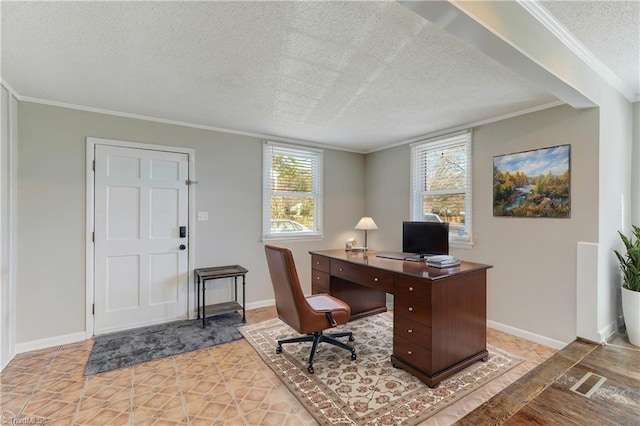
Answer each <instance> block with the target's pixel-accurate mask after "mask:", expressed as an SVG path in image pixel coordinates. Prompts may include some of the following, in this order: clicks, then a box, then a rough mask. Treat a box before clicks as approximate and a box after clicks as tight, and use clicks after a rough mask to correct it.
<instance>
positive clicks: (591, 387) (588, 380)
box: [570, 373, 607, 398]
mask: <svg viewBox="0 0 640 426" xmlns="http://www.w3.org/2000/svg"><path fill="white" fill-rule="evenodd" d="M606 380H607V378H606V377H602V376H599V375H597V374H593V373H587V374H585V375H584V377H583V378H582V379H580V380H578V383H576V384H575V385H573V386H572V387H571V389H570V390H571V391H573V392H575V393H577V394H580V395H582V396H586V397H587V398H591V395H593V393H594V392H595V391H597V390H598V388H599V387H600V386H601V385H602V384H603V383H604V382H605V381H606Z"/></svg>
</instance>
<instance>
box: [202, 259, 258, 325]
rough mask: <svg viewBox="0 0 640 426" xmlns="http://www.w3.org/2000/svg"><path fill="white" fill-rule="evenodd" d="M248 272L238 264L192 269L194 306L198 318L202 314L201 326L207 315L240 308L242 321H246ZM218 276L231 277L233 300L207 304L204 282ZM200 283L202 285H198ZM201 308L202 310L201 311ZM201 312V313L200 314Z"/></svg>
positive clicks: (204, 322) (205, 323)
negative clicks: (240, 287) (239, 290)
mask: <svg viewBox="0 0 640 426" xmlns="http://www.w3.org/2000/svg"><path fill="white" fill-rule="evenodd" d="M247 272H249V271H248V270H247V269H245V268H243V267H242V266H240V265H229V266H216V267H213V268H198V269H194V270H193V274H194V276H195V284H196V286H197V287H196V304H197V306H196V308H197V310H198V319H200V315H202V328H205V327H206V325H207V317H210V316H213V315H220V314H224V313H227V312H235V311H239V310H240V309H242V322H247V319H246V317H245V310H244V307H245V275H246V273H247ZM240 276H242V305H240V304H239V303H238V277H240ZM220 278H233V282H234V287H235V289H234V290H235V291H234V295H235V300H231V301H228V302H222V303H216V304H213V305H209V306H207V305H206V303H205V300H204V294H205V290H206V285H205V283H206V282H207V281H208V280H217V279H220ZM200 283H202V287H200ZM201 291H202V306H201V305H200V292H201ZM201 309H202V311H201ZM201 312H202V314H201Z"/></svg>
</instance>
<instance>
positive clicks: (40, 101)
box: [3, 81, 364, 154]
mask: <svg viewBox="0 0 640 426" xmlns="http://www.w3.org/2000/svg"><path fill="white" fill-rule="evenodd" d="M3 85H4V81H3ZM13 93H14V95H15V96H16V98H17V99H18V100H19V101H22V102H31V103H36V104H42V105H49V106H55V107H60V108H68V109H74V110H79V111H86V112H93V113H98V114H106V115H113V116H116V117H124V118H133V119H136V120H145V121H152V122H155V123H161V124H170V125H173V126H182V127H189V128H192V129H200V130H210V131H213V132H220V133H228V134H233V135H240V136H249V137H253V138H258V139H268V140H270V141H277V142H287V143H293V144H296V145H303V146H310V147H316V148H324V149H333V150H336V151H347V152H353V153H356V154H364V152H363V151H358V150H353V149H347V148H343V147H339V146H334V145H331V144H321V143H316V142H310V141H304V140H300V139H293V138H287V137H282V136H276V135H268V134H263V133H253V132H245V131H241V130H234V129H226V128H223V127H215V126H207V125H204V124H196V123H189V122H186V121H178V120H170V119H166V118H158V117H151V116H147V115H142V114H132V113H128V112H120V111H113V110H109V109H103V108H95V107H90V106H86V105H77V104H70V103H66V102H58V101H50V100H47V99H40V98H32V97H29V96H20V95H18V94H17V93H16V92H15V91H14V92H13Z"/></svg>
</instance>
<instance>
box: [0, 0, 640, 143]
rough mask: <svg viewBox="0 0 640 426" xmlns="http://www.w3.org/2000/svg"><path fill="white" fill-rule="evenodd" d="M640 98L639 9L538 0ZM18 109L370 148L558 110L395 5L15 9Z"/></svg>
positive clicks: (5, 8) (9, 13)
mask: <svg viewBox="0 0 640 426" xmlns="http://www.w3.org/2000/svg"><path fill="white" fill-rule="evenodd" d="M542 4H543V5H544V7H545V8H546V10H548V11H549V12H551V13H552V14H553V15H554V16H555V18H556V19H557V20H558V21H560V22H562V24H563V26H564V28H565V29H566V30H568V32H569V33H570V35H571V34H572V35H573V36H574V37H575V40H577V42H578V43H579V44H580V46H582V47H586V49H588V50H589V51H591V52H592V53H593V54H594V55H595V56H597V58H598V59H599V60H600V61H602V63H603V64H604V65H606V67H608V69H610V70H611V72H612V73H613V74H615V76H616V78H618V79H619V80H620V84H622V85H623V86H624V87H626V88H628V89H629V90H631V91H632V92H633V93H634V94H635V100H637V99H638V93H640V77H639V75H640V70H639V65H638V64H639V63H640V41H639V40H640V37H639V34H638V31H639V29H640V1H630V2H604V1H579V2H575V1H570V2H544V3H542ZM0 7H1V10H0V11H1V13H2V39H1V43H2V51H1V53H2V68H1V71H2V80H3V81H4V82H5V83H6V84H7V85H9V86H10V87H11V88H12V89H13V90H14V91H15V92H16V93H17V94H18V95H19V96H20V98H21V99H23V100H28V101H44V102H47V103H54V104H63V105H75V106H80V107H87V108H89V109H98V110H107V111H113V112H118V113H124V114H131V115H138V116H144V117H150V118H154V119H162V120H171V121H177V122H183V123H189V124H193V125H199V126H205V127H213V128H220V129H227V130H231V131H236V132H241V133H247V134H257V135H265V136H277V137H279V138H284V139H285V140H286V139H292V140H301V141H308V142H313V143H317V144H321V145H327V146H331V147H339V148H342V149H347V150H353V151H356V152H370V151H373V150H376V149H380V148H383V147H387V146H392V145H394V144H397V143H400V142H403V141H407V140H410V139H413V138H416V137H419V136H421V135H427V134H431V133H434V132H438V131H442V130H445V129H452V128H457V127H459V126H463V125H466V124H470V123H476V122H482V121H485V120H490V119H492V118H495V117H500V116H505V115H510V114H513V113H517V112H520V111H526V110H531V109H536V108H541V107H544V106H546V105H549V104H553V103H557V102H558V99H557V98H556V97H554V96H553V95H551V94H550V93H549V92H547V91H545V90H544V89H543V88H541V87H537V86H536V85H534V84H533V83H531V82H530V81H528V80H526V79H525V78H524V77H522V76H520V75H518V74H516V73H515V72H514V71H511V70H510V69H509V68H507V67H505V66H503V65H501V64H500V63H498V62H497V61H495V60H494V59H491V58H489V57H488V56H485V55H484V54H483V53H481V52H479V51H478V50H476V49H474V48H473V47H471V46H469V45H467V44H465V43H463V42H461V41H460V40H458V39H456V38H455V37H454V36H453V35H451V34H449V33H448V32H446V31H444V30H443V29H441V28H440V27H438V26H436V25H434V24H432V23H430V22H428V21H427V20H425V19H424V18H422V17H421V16H419V15H418V14H416V13H414V12H413V11H411V10H409V9H407V8H406V7H404V6H403V5H401V4H398V3H396V2H392V1H384V2H283V1H281V2H243V1H233V2H222V1H215V2H214V1H210V2H118V1H111V2H37V3H36V2H6V1H3V2H2V3H0Z"/></svg>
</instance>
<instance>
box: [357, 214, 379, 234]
mask: <svg viewBox="0 0 640 426" xmlns="http://www.w3.org/2000/svg"><path fill="white" fill-rule="evenodd" d="M355 229H364V230H365V231H366V230H370V229H378V225H376V223H375V222H374V221H373V219H371V218H370V217H369V216H363V217H362V218H361V219H360V220H359V221H358V223H357V224H356V227H355Z"/></svg>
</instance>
